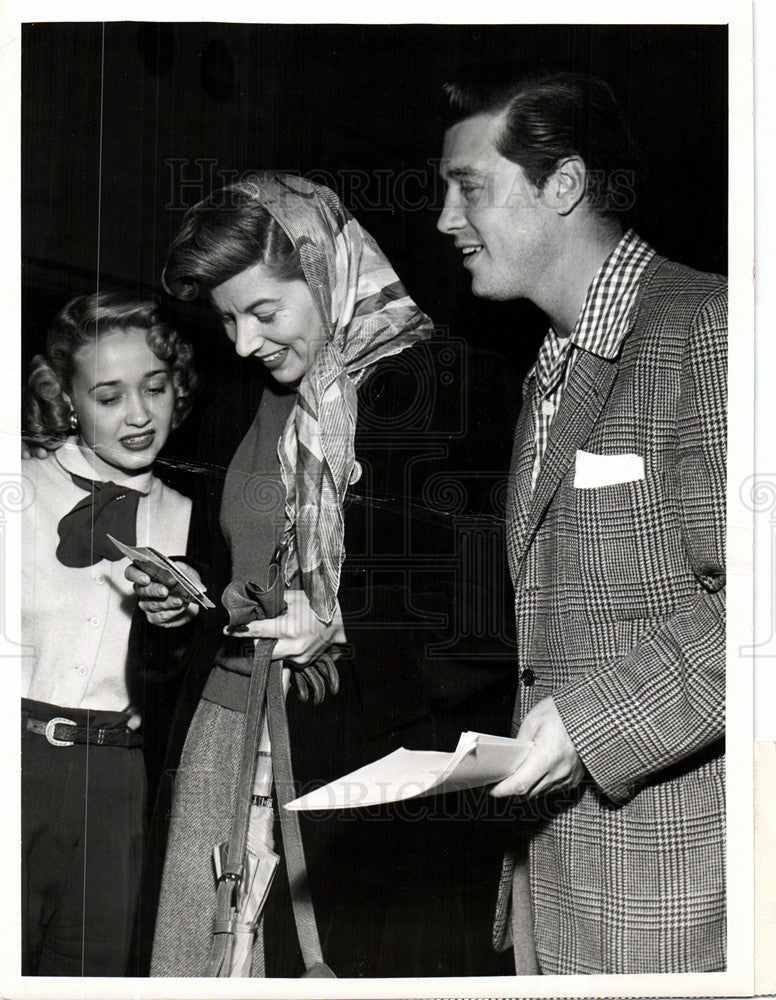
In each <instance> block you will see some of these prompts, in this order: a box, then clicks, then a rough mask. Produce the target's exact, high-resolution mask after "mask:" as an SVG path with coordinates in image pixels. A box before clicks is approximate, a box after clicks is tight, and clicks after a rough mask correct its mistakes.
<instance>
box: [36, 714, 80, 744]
mask: <svg viewBox="0 0 776 1000" xmlns="http://www.w3.org/2000/svg"><path fill="white" fill-rule="evenodd" d="M59 723H62V724H64V725H66V726H75V722H73V720H72V719H64V718H62V717H61V716H57V718H56V719H49V721H48V722H47V723H46V731H45V732H44V734H43V735H44V736H45V737H46V739H47V740H48V741H49V743H50V744H51V745H52V746H53V747H71V746H72V745H73V741H72V740H58V739H57V738H56V737H55V736H54V726H56V725H58V724H59Z"/></svg>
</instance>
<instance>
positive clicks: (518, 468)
mask: <svg viewBox="0 0 776 1000" xmlns="http://www.w3.org/2000/svg"><path fill="white" fill-rule="evenodd" d="M535 386H536V381H535V379H534V378H529V379H528V380H527V381H526V382H525V384H524V386H523V405H522V407H521V409H520V415H519V416H518V418H517V424H516V426H515V438H514V444H513V446H512V464H511V468H510V472H509V483H508V486H507V502H506V538H507V554H508V556H509V562H510V569H511V570H512V573H513V576H514V575H515V571H516V569H517V562H516V560H515V559H514V557H515V555H516V551H517V548H518V546H519V544H520V541H521V539H522V538H523V534H524V532H525V525H526V522H527V520H528V510H529V508H530V506H531V471H532V469H533V458H534V423H535V419H534V408H533V397H534V391H535ZM513 562H514V565H513Z"/></svg>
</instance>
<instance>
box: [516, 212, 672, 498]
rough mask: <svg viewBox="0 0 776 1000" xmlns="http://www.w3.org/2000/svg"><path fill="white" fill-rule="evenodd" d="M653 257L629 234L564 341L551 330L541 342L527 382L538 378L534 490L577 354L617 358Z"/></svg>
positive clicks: (596, 280)
mask: <svg viewBox="0 0 776 1000" xmlns="http://www.w3.org/2000/svg"><path fill="white" fill-rule="evenodd" d="M654 255H655V251H654V250H653V249H652V247H651V246H649V244H648V243H645V242H644V240H642V239H641V238H640V237H639V236H637V235H636V233H635V232H634V231H633V230H632V229H629V230H628V232H627V233H625V235H624V236H623V237H622V239H621V240H620V242H619V243H618V244H617V246H616V247H615V248H614V250H612V252H611V253H610V254H609V256H608V257H607V258H606V260H605V261H604V262H603V264H602V265H601V267H600V268H599V269H598V272H597V274H596V276H595V277H594V278H593V281H592V283H591V285H590V288H588V290H587V296H586V297H585V302H584V305H583V306H582V312H581V313H580V314H579V319H577V322H576V324H575V325H574V329H573V330H572V331H571V333H570V334H569V335H568V337H559V336H558V335H557V333H555V331H554V330H553V329H552V328H550V330H549V332H548V334H547V336H546V337H545V339H544V342H543V343H542V346H541V348H540V349H539V356H538V357H537V359H536V363H535V364H534V366H533V368H532V369H531V371H530V372H529V373H528V376H527V377H528V378H531V376H535V377H536V391H535V393H534V397H533V406H534V412H535V420H536V452H535V456H534V465H533V478H532V486H533V487H535V486H536V481H537V479H538V478H539V470H540V469H541V465H542V459H543V458H544V453H545V451H546V450H547V441H548V440H549V436H550V426H551V425H552V419H553V417H554V416H555V414H556V413H557V411H558V408H559V407H560V401H561V397H562V396H563V390H564V388H565V386H566V384H567V383H568V380H569V376H570V375H571V372H572V370H573V368H574V363H575V361H576V359H577V357H578V356H579V354H580V352H581V351H589V352H590V353H591V354H596V355H598V356H599V357H602V358H609V359H612V358H615V357H616V356H617V354H618V352H619V350H620V347H621V345H622V342H623V340H624V339H625V335H626V333H627V332H628V329H629V327H630V319H631V311H632V309H633V303H634V302H635V300H636V292H637V291H638V284H639V279H640V277H641V275H642V272H643V271H644V268H645V267H646V266H647V264H648V263H649V261H650V259H651V258H652V257H653V256H654Z"/></svg>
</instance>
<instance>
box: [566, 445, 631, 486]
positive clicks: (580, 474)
mask: <svg viewBox="0 0 776 1000" xmlns="http://www.w3.org/2000/svg"><path fill="white" fill-rule="evenodd" d="M643 478H644V459H643V458H642V457H641V455H630V454H626V455H594V454H593V453H592V452H590V451H581V450H580V451H578V452H577V460H576V465H575V467H574V487H575V488H576V489H578V490H594V489H597V488H598V487H599V486H615V485H616V484H617V483H633V482H636V480H638V479H643Z"/></svg>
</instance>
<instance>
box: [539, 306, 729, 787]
mask: <svg viewBox="0 0 776 1000" xmlns="http://www.w3.org/2000/svg"><path fill="white" fill-rule="evenodd" d="M726 362H727V300H726V295H725V290H724V289H719V290H716V291H714V292H713V293H711V294H710V295H709V296H708V297H707V298H706V299H705V301H704V302H703V304H702V305H701V306H700V307H699V309H698V311H697V312H696V315H695V320H694V322H693V324H692V327H691V330H690V334H689V337H688V341H687V345H686V348H685V352H684V356H683V359H682V371H681V383H680V386H681V391H680V396H679V405H678V411H677V421H676V433H677V442H678V443H677V452H676V454H677V461H676V465H677V467H676V476H677V481H678V484H679V497H680V504H681V511H680V519H681V528H682V543H683V547H684V549H685V551H686V553H687V556H688V558H689V561H690V565H691V567H692V572H693V575H694V577H695V580H696V594H695V596H694V599H692V600H691V601H690V602H689V603H686V604H684V605H683V606H681V607H680V608H679V609H677V611H676V612H675V613H674V614H673V616H672V617H670V618H669V619H667V620H666V621H665V622H664V623H663V625H662V626H660V627H659V628H657V629H656V630H654V631H652V632H650V633H649V635H648V637H647V638H646V639H644V640H643V641H641V642H640V643H639V644H637V645H636V646H635V647H634V648H633V649H632V650H631V651H630V652H629V653H628V654H627V655H626V656H624V657H622V658H621V659H618V660H616V661H614V662H609V663H606V664H603V665H602V666H600V667H599V668H597V669H594V670H592V671H590V672H589V673H588V674H586V676H585V677H584V678H583V679H582V680H580V681H578V682H574V683H572V684H569V685H567V686H564V687H561V688H559V689H558V690H557V691H555V692H553V698H554V700H555V702H556V705H557V707H558V711H559V712H560V715H561V718H562V720H563V723H564V725H565V726H566V729H567V731H568V733H569V735H570V737H571V740H572V742H573V743H574V746H575V747H576V749H577V752H578V753H579V755H580V757H581V759H582V761H583V763H584V764H585V766H586V768H587V770H588V772H589V773H590V775H591V777H592V779H593V781H594V782H595V783H596V784H597V785H598V786H599V788H600V789H601V791H602V792H603V793H604V794H605V795H606V796H607V797H608V798H610V799H612V800H613V801H625V800H627V799H628V798H630V797H631V796H632V795H633V794H635V792H636V791H637V790H638V788H639V786H640V785H642V784H643V783H644V782H645V781H647V780H649V779H650V777H651V776H653V775H656V774H658V772H660V771H662V770H663V769H665V768H668V767H671V766H672V765H675V764H678V763H679V762H681V761H684V760H686V759H687V758H690V757H692V756H693V755H694V754H699V753H702V752H703V751H704V750H706V749H707V748H711V747H712V745H713V744H715V743H717V744H719V743H721V740H722V739H723V737H724V717H725V713H724V710H725V508H726V489H725V487H726V474H725V468H726V467H725V459H726V439H727V427H726V413H727V363H726Z"/></svg>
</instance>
